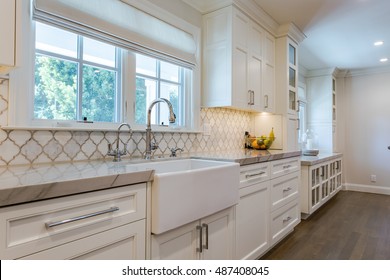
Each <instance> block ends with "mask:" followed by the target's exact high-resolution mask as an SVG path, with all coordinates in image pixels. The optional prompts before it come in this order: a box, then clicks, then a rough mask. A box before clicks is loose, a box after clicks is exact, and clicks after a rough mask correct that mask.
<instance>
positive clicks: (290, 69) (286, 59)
mask: <svg viewBox="0 0 390 280" xmlns="http://www.w3.org/2000/svg"><path fill="white" fill-rule="evenodd" d="M279 32H280V33H281V34H282V35H281V36H279V37H278V38H277V39H276V56H275V57H276V63H275V67H276V68H275V79H276V81H277V83H276V84H275V91H276V94H275V96H276V101H275V106H276V109H275V111H276V113H278V114H280V115H282V116H283V132H282V135H283V141H282V145H283V149H285V150H298V149H299V147H298V131H297V129H299V125H298V123H299V122H298V108H299V106H298V61H299V60H298V58H299V56H298V45H299V43H300V42H301V41H302V40H303V38H304V35H303V34H302V33H301V32H300V31H299V30H298V29H297V28H296V27H295V25H293V24H288V25H283V26H281V27H280V31H279Z"/></svg>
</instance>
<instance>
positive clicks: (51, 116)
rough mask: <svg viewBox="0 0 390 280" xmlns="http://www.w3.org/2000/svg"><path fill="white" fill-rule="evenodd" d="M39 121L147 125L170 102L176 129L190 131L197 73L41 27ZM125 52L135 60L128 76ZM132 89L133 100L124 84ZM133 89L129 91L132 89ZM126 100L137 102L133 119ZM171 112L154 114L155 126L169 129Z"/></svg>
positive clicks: (37, 81)
mask: <svg viewBox="0 0 390 280" xmlns="http://www.w3.org/2000/svg"><path fill="white" fill-rule="evenodd" d="M35 47H36V53H35V93H34V119H36V120H60V121H81V120H88V121H93V122H109V123H115V122H121V121H122V120H123V119H129V120H130V122H133V124H134V125H143V124H146V118H147V109H148V104H150V103H151V102H152V101H153V100H154V99H156V98H160V97H164V98H166V99H168V100H170V101H171V103H172V105H173V109H174V112H175V114H176V124H175V125H176V126H181V127H184V126H185V125H186V123H185V111H186V108H185V100H186V96H185V92H190V91H191V89H190V88H189V86H190V83H186V80H191V78H192V73H191V72H192V71H191V70H189V69H186V68H184V67H180V66H178V65H175V64H172V63H168V62H165V61H162V60H158V59H155V58H152V57H148V56H145V55H141V54H135V53H132V52H130V51H126V50H123V49H120V48H117V47H115V46H112V45H109V44H106V43H102V42H100V41H96V40H93V39H90V38H87V37H83V36H81V35H77V34H75V33H71V32H69V31H65V30H62V29H59V28H56V27H53V26H50V25H46V24H43V23H40V22H37V23H36V41H35ZM122 53H129V56H131V57H134V60H131V61H134V62H130V63H129V64H130V68H131V69H134V68H135V71H134V70H129V71H128V72H129V73H135V77H134V74H133V76H131V74H129V76H127V73H123V75H122V71H125V70H122V63H124V62H123V61H122V56H123V55H122ZM122 77H125V78H124V80H123V82H124V83H129V84H132V80H134V79H135V89H131V88H130V90H129V92H130V95H131V92H132V93H133V96H127V97H126V96H122V94H121V81H122ZM126 88H128V87H126ZM124 100H130V101H134V104H135V106H134V111H131V110H130V113H132V114H133V116H128V117H125V116H123V114H122V110H121V109H122V107H123V103H124ZM168 117H169V112H168V107H167V106H165V105H160V104H158V105H157V106H156V107H155V108H154V109H153V110H152V118H151V120H152V124H154V125H159V126H166V125H168V124H169V121H168Z"/></svg>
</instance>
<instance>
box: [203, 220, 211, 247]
mask: <svg viewBox="0 0 390 280" xmlns="http://www.w3.org/2000/svg"><path fill="white" fill-rule="evenodd" d="M202 227H204V228H205V229H206V244H205V245H204V246H203V248H204V249H206V250H207V249H208V248H209V225H208V224H202Z"/></svg>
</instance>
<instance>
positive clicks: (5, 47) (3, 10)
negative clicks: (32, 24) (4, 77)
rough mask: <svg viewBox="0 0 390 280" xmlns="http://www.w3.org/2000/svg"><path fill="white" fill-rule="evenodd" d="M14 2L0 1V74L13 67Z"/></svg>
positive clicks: (11, 0) (10, 0)
mask: <svg viewBox="0 0 390 280" xmlns="http://www.w3.org/2000/svg"><path fill="white" fill-rule="evenodd" d="M15 32H16V0H1V1H0V38H1V43H0V74H6V73H8V72H9V70H10V69H11V68H12V67H14V66H15Z"/></svg>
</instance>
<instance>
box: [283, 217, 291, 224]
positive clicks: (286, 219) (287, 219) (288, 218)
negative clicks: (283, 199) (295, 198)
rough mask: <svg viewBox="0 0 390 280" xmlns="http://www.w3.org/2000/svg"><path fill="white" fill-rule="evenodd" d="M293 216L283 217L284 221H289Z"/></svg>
mask: <svg viewBox="0 0 390 280" xmlns="http://www.w3.org/2000/svg"><path fill="white" fill-rule="evenodd" d="M291 219H292V218H291V217H290V216H288V217H287V218H285V219H283V223H286V222H288V221H290V220H291Z"/></svg>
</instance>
